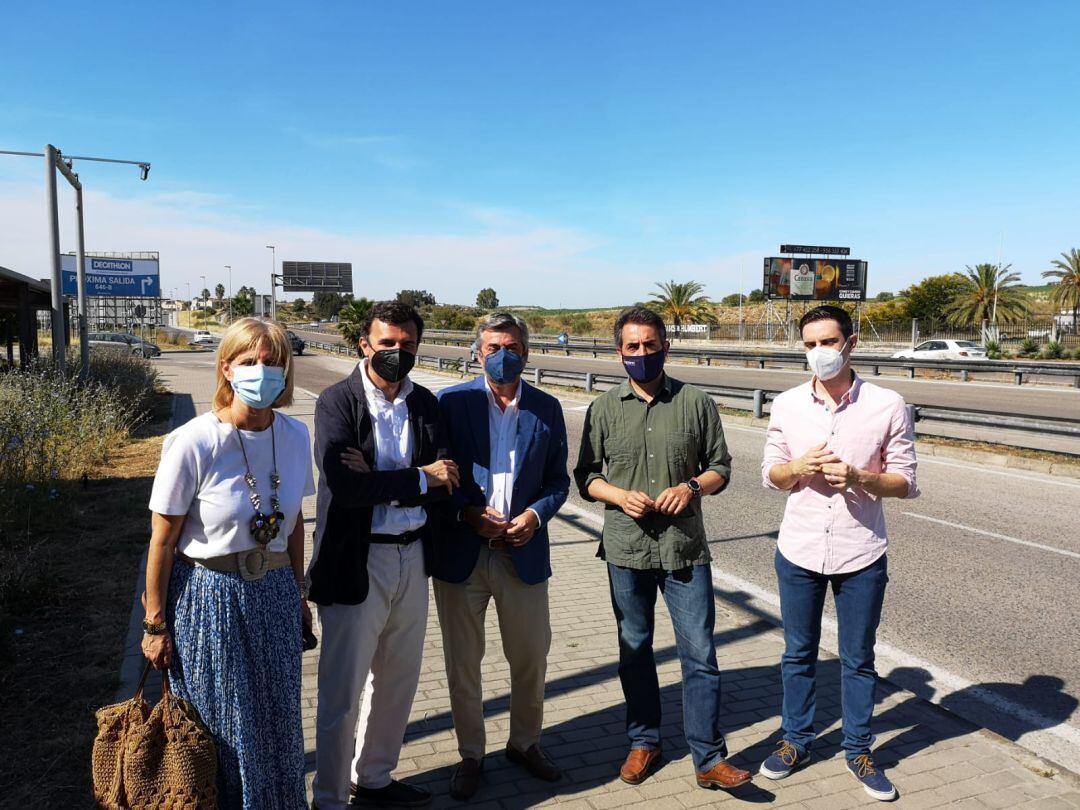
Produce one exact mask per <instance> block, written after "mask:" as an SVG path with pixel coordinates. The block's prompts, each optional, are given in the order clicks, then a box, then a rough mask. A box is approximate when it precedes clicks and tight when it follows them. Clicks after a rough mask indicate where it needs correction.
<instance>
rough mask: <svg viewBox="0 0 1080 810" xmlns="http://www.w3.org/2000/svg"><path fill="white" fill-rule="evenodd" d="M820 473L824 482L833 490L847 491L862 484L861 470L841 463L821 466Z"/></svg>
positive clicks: (836, 462) (835, 462)
mask: <svg viewBox="0 0 1080 810" xmlns="http://www.w3.org/2000/svg"><path fill="white" fill-rule="evenodd" d="M821 472H822V473H823V474H824V476H825V481H826V482H827V483H828V484H829V486H830V487H832V488H833V489H848V488H849V487H855V486H858V485H859V484H861V483H862V478H861V476H860V473H861V470H859V468H858V467H853V466H851V465H850V464H845V463H844V462H843V461H834V462H831V463H828V464H822V465H821Z"/></svg>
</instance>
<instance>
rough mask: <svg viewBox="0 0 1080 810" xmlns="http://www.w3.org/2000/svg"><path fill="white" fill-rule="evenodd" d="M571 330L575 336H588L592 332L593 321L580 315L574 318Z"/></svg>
mask: <svg viewBox="0 0 1080 810" xmlns="http://www.w3.org/2000/svg"><path fill="white" fill-rule="evenodd" d="M570 328H571V329H572V330H573V332H574V334H575V335H587V334H589V333H590V332H592V321H590V320H589V319H588V318H586V317H585V316H584V315H578V316H577V317H576V318H574V322H573V323H572V324H570Z"/></svg>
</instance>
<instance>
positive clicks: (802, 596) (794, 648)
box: [776, 551, 889, 759]
mask: <svg viewBox="0 0 1080 810" xmlns="http://www.w3.org/2000/svg"><path fill="white" fill-rule="evenodd" d="M776 578H777V580H778V581H779V583H780V611H781V613H782V615H783V620H784V655H783V657H782V658H781V659H780V675H781V677H782V678H783V681H784V708H783V713H782V716H783V724H782V728H783V732H784V739H785V740H787V741H788V742H790V743H792V744H793V745H795V746H797V747H798V748H800V749H802V750H804V751H805V750H806V749H807V748H809V746H810V743H812V742H813V741H814V707H815V695H814V686H815V678H816V674H817V657H818V644H819V642H820V641H821V610H822V608H823V607H824V605H825V593H826V591H827V590H828V589H829V585H832V590H833V601H834V602H835V604H836V623H837V626H838V636H839V641H840V706H841V714H842V715H843V722H844V753H845V755H846V756H847V758H848V759H854V758H855V757H857V756H859V754H866V753H869V751H870V747H871V746H872V745H873V743H874V737H873V735H872V734H871V733H870V718H871V717H872V716H873V714H874V687H875V686H876V684H877V673H876V672H875V671H874V641H875V638H876V636H877V627H878V622H880V621H881V605H882V602H883V601H884V600H885V583H886V582H888V581H889V574H888V561H887V560H886V557H885V555H884V554H882V555H881V557H879V558H878V559H877V560H876V561H875V562H873V563H871V564H870V565H868V566H867V567H866V568H863V569H861V570H859V571H853V572H852V573H850V574H818V573H815V572H814V571H808V570H807V569H805V568H800V567H799V566H797V565H794V564H793V563H791V562H789V561H788V560H787V559H786V558H785V557H784V555H783V554H781V553H780V552H779V551H777V552H776Z"/></svg>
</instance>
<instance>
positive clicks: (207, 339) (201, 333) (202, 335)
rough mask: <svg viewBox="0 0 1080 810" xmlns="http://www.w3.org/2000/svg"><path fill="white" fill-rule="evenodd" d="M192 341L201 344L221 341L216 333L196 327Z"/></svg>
mask: <svg viewBox="0 0 1080 810" xmlns="http://www.w3.org/2000/svg"><path fill="white" fill-rule="evenodd" d="M190 342H191V343H193V344H195V345H199V344H206V345H213V344H215V343H219V342H220V341H219V340H218V338H216V337H215V336H214V335H212V334H210V333H209V332H207V331H206V330H205V329H196V330H195V334H193V335H192V336H191V341H190Z"/></svg>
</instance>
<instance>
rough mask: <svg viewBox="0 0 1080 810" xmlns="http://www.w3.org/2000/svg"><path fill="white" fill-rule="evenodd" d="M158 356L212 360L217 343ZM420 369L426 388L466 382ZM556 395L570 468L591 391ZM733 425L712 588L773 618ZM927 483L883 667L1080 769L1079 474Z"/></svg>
mask: <svg viewBox="0 0 1080 810" xmlns="http://www.w3.org/2000/svg"><path fill="white" fill-rule="evenodd" d="M430 348H431V347H425V350H428V349H430ZM552 359H558V358H552ZM156 362H158V363H160V364H162V366H165V365H167V364H178V365H191V366H192V367H203V368H206V367H210V366H211V365H212V356H211V355H209V354H207V355H172V356H169V355H166V357H164V358H162V359H161V360H159V361H156ZM575 362H578V361H575ZM354 364H355V361H354V360H352V361H350V360H347V359H344V358H337V357H331V356H325V355H312V356H307V355H305V356H303V357H298V358H296V368H297V371H296V386H297V388H298V389H299V390H303V391H308V392H311V393H312V394H315V395H317V394H318V393H319V392H321V391H322V390H323V389H325V388H326V387H327V386H329V385H331V384H333V383H334V382H337V381H338V380H340V379H342V378H343V377H344V376H345V375H346V374H348V373H349V371H350V369H351V368H352V367H353V365H354ZM687 368H690V367H687ZM673 371H675V369H673ZM682 372H683V368H681V367H680V368H678V369H677V371H676V373H678V374H681V375H682V376H683V377H688V376H689V375H685V374H683V373H682ZM416 375H419V376H420V377H421V378H423V379H425V380H426V381H427V382H428V384H429V385H431V386H432V387H442V386H445V385H449V384H453V383H454V382H456V381H457V378H456V377H452V376H450V375H435V374H432V373H431V372H427V371H423V372H414V376H416ZM785 379H789V380H790V383H791V384H795V383H797V382H799V378H798V375H791V376H785ZM1059 393H1060V392H1059ZM558 396H559V397H560V400H561V402H562V405H563V410H564V413H565V416H566V424H567V429H568V432H569V443H570V448H571V453H570V461H569V465H570V466H571V467H572V466H573V463H574V460H575V458H576V454H577V447H578V444H579V442H580V435H581V430H582V425H583V422H584V416H585V411H586V409H587V407H588V403H589V399H588V397H587V396H586V395H584V394H578V393H571V392H558ZM726 435H727V438H728V443H729V446H730V449H731V453H732V456H733V474H732V482H731V485H730V486H729V487H728V489H727V490H726V491H725V492H724V493H723V494H721V495H719V496H716V497H710V498H708V499H707V500H706V502H705V519H706V526H707V529H708V535H709V538H710V545H711V548H712V552H713V557H714V569H715V571H716V585H717V591H718V594H720V595H721V596H723V597H724V598H726V599H729V600H731V601H734V602H738V603H741V604H743V605H745V606H747V607H749V608H750V609H752V610H756V611H759V612H761V613H762V614H765V615H768V616H770V617H772V618H773V619H774V620H778V610H777V609H776V604H777V603H776V596H775V594H776V587H775V574H774V572H773V562H772V561H773V555H774V551H775V537H776V531H777V528H778V526H779V524H780V520H781V517H782V515H783V509H784V502H785V497H786V496H785V495H784V494H783V493H779V492H774V491H771V490H767V489H765V488H764V487H762V485H761V472H760V460H761V454H762V448H763V445H764V432H763V430H761V429H760V428H754V427H747V426H743V425H734V424H730V425H728V426H727V428H726ZM919 485H920V488H921V490H922V493H923V494H922V496H921V497H920V498H917V499H915V500H910V501H908V500H904V501H898V500H889V501H887V505H886V515H887V520H888V525H889V534H890V538H891V544H890V552H889V554H890V584H889V588H888V592H887V595H886V601H885V609H884V615H883V620H882V627H881V631H880V635H879V666H878V669H879V672H880V674H881V675H883V676H885V677H890V678H891V679H893V680H895V681H896V682H898V683H900V684H901V685H904V686H906V687H907V688H910V689H913V690H914V691H916V692H917V693H918V694H920V696H923V697H932V698H934V699H935V700H939V701H942V702H943V703H944V704H945V705H946V706H948V707H949V708H950V709H952V710H954V711H956V712H957V713H959V714H961V715H962V716H966V717H968V718H969V719H972V720H974V721H976V722H978V723H980V724H981V725H983V726H985V727H987V728H990V729H992V730H994V731H996V732H997V733H1000V734H1002V735H1003V736H1006V737H1008V738H1010V739H1014V740H1019V741H1020V743H1021V744H1022V745H1025V746H1027V747H1028V748H1030V749H1031V750H1033V751H1035V752H1036V753H1038V754H1040V755H1041V756H1044V757H1047V758H1049V759H1051V760H1054V761H1057V762H1060V763H1062V764H1064V765H1066V766H1067V767H1069V768H1071V769H1072V770H1074V771H1077V772H1080V711H1077V696H1080V599H1078V598H1077V597H1078V595H1080V586H1078V582H1080V531H1078V530H1077V521H1078V520H1080V517H1078V516H1080V481H1077V480H1075V479H1068V478H1054V477H1050V476H1042V475H1037V474H1028V473H1022V472H1016V471H1008V470H1001V469H997V468H983V467H979V466H976V465H973V464H967V463H961V462H955V461H951V460H945V459H938V458H924V459H923V460H922V461H921V462H920V467H919ZM564 516H565V517H568V518H569V519H573V520H576V521H578V522H579V524H581V525H583V526H585V525H590V526H595V525H596V524H597V523H598V522H599V520H601V519H602V510H601V508H600V507H599V506H598V505H596V504H590V503H586V502H585V501H583V500H582V499H581V498H580V496H579V495H578V494H577V493H576V492H574V491H572V492H571V496H570V499H569V501H568V505H567V507H566V508H565V509H564ZM597 564H599V562H598V563H597ZM572 575H573V572H571V571H556V572H555V576H572ZM828 612H829V614H831V613H832V608H831V605H830V606H829V607H828ZM719 655H720V661H721V667H722V666H723V651H722V650H720V651H719ZM924 664H925V669H924V668H923V665H924Z"/></svg>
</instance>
